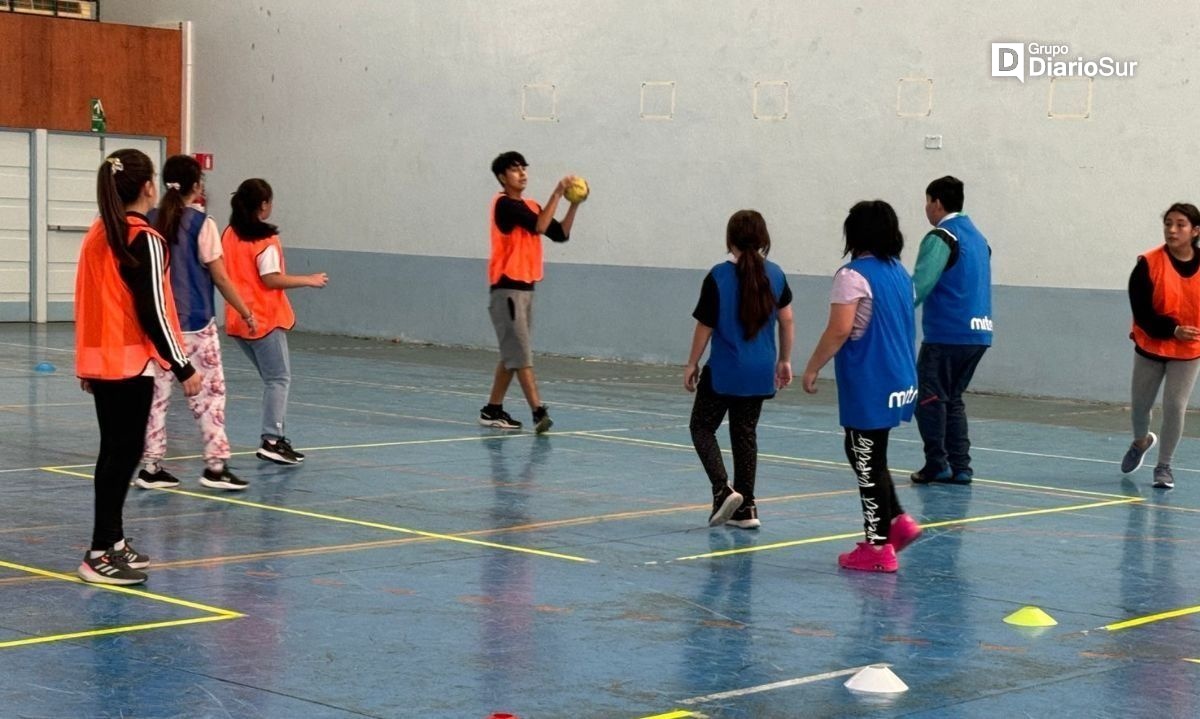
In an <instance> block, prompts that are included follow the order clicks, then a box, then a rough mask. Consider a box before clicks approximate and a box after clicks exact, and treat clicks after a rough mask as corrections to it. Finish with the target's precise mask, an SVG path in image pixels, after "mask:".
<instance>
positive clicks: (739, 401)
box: [689, 367, 763, 506]
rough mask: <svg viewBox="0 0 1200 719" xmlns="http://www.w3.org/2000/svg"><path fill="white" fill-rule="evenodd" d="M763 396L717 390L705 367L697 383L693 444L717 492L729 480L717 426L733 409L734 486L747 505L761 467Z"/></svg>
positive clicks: (730, 414)
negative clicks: (760, 446)
mask: <svg viewBox="0 0 1200 719" xmlns="http://www.w3.org/2000/svg"><path fill="white" fill-rule="evenodd" d="M762 403H763V398H762V397H734V396H731V395H723V394H717V393H716V392H714V391H713V388H712V377H711V376H710V375H709V371H708V368H707V367H705V368H704V372H703V374H701V376H700V383H699V385H698V386H697V387H696V402H695V404H693V405H692V420H691V423H690V425H689V427H690V429H691V430H692V444H693V445H695V447H696V454H698V455H700V463H701V464H702V465H704V471H705V472H706V473H708V481H710V482H712V486H713V493H714V494H715V493H716V492H717V491H719V490H720V489H721V487H724V486H725V485H726V484H727V483H728V482H729V475H728V474H726V473H725V461H724V460H723V459H722V458H721V447H720V445H718V444H717V428H718V427H720V426H721V421H722V420H724V419H725V413H726V412H728V413H729V441H730V443H731V444H732V445H733V447H732V449H733V489H734V491H736V492H737V493H738V494H740V495H742V504H743V506H745V505H748V504H750V503H751V502H753V501H754V475H755V472H756V471H757V469H758V417H759V415H760V414H762Z"/></svg>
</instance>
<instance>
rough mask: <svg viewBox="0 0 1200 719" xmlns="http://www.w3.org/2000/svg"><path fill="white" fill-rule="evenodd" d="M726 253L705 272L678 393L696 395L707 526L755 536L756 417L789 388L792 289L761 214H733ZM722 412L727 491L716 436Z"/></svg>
mask: <svg viewBox="0 0 1200 719" xmlns="http://www.w3.org/2000/svg"><path fill="white" fill-rule="evenodd" d="M725 249H726V250H728V251H729V253H730V255H731V258H730V259H729V260H728V261H726V262H722V263H721V264H719V265H717V266H715V267H713V268H712V270H710V271H709V273H708V275H707V276H706V277H705V278H704V283H703V284H702V285H701V287H700V300H699V302H697V304H696V309H695V310H694V311H693V312H692V317H694V318H695V319H696V329H695V332H694V333H693V336H692V349H691V353H690V354H689V356H688V361H687V366H686V367H684V371H683V386H684V388H685V389H687V391H689V392H695V393H696V401H695V404H694V405H693V406H692V418H691V422H690V428H691V433H692V444H693V445H695V447H696V454H698V455H699V456H700V463H701V464H702V465H704V471H705V472H706V473H707V474H708V480H709V482H710V484H711V485H712V499H713V505H712V513H711V514H710V515H709V517H708V525H709V526H710V527H716V526H720V525H722V524H728V525H730V526H733V527H739V528H742V529H755V528H757V527H759V526H761V524H762V523H761V522H760V521H759V518H758V506H757V505H756V504H755V501H754V479H755V473H756V470H757V465H758V433H757V427H758V417H759V415H760V414H761V412H762V403H763V400H765V399H770V398H771V397H774V396H775V391H776V390H777V389H782V388H784V387H786V386H788V384H790V383H791V381H792V365H791V352H792V336H793V324H792V307H791V302H792V290H791V288H789V287H788V283H787V277H786V276H785V275H784V273H783V270H782V269H781V268H780V267H779V265H777V264H775V263H774V262H771V261H770V260H768V259H767V253H769V252H770V251H771V236H770V234H769V233H768V232H767V223H766V221H765V220H764V219H763V217H762V215H760V214H759V213H758V212H756V211H754V210H739V211H738V212H735V213H733V216H732V217H730V218H729V223H728V224H727V225H726V228H725ZM777 332H778V344H777V343H776V333H777ZM710 339H711V340H712V350H711V351H710V352H709V357H708V363H707V364H705V366H704V369H703V371H701V370H700V368H699V364H700V357H701V355H703V354H704V349H705V347H706V346H708V343H709V340H710ZM727 413H728V414H729V441H730V443H731V444H732V445H733V447H732V449H733V486H732V487H730V486H729V476H728V474H727V473H726V470H725V462H724V460H723V459H722V458H721V448H720V446H719V445H718V444H717V435H716V432H717V428H718V427H720V426H721V422H722V421H723V420H724V419H725V415H726V414H727Z"/></svg>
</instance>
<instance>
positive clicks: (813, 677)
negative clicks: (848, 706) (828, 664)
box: [679, 664, 891, 705]
mask: <svg viewBox="0 0 1200 719" xmlns="http://www.w3.org/2000/svg"><path fill="white" fill-rule="evenodd" d="M867 666H883V667H890V666H891V664H878V665H875V664H871V665H863V666H861V667H851V668H850V669H839V670H837V671H835V672H822V673H821V674H810V675H809V676H806V677H797V678H796V679H785V680H784V681H781V682H772V683H771V684H760V685H758V686H756V687H746V688H745V689H734V690H733V691H728V692H719V693H717V694H706V695H705V696H702V697H692V698H691V699H684V700H683V701H681V702H679V703H680V704H686V705H692V704H703V703H705V702H714V701H718V700H720V699H733V698H734V697H744V696H747V695H749V694H759V693H761V692H769V691H772V690H774V689H786V688H787V687H796V686H800V685H801V684H812V683H813V682H821V681H825V680H826V679H834V678H837V677H844V676H848V675H850V674H857V673H858V672H860V671H862V670H863V669H865V668H866V667H867Z"/></svg>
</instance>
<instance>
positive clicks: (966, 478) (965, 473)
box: [946, 469, 975, 484]
mask: <svg viewBox="0 0 1200 719" xmlns="http://www.w3.org/2000/svg"><path fill="white" fill-rule="evenodd" d="M974 477H975V475H974V474H973V473H972V472H971V470H969V469H959V470H955V472H954V476H953V477H951V478H950V479H948V480H946V483H947V484H970V483H971V480H972V479H974Z"/></svg>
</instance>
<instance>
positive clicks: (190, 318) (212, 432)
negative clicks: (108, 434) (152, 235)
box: [133, 155, 255, 490]
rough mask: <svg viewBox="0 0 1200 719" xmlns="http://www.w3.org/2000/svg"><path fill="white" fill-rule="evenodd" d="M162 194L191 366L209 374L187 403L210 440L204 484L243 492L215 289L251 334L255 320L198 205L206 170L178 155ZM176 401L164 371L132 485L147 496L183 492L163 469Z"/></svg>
mask: <svg viewBox="0 0 1200 719" xmlns="http://www.w3.org/2000/svg"><path fill="white" fill-rule="evenodd" d="M162 179H163V186H164V187H165V188H166V190H165V191H164V192H163V196H162V200H161V201H160V202H159V205H158V209H157V210H156V211H153V212H151V213H150V221H151V222H153V223H154V225H155V227H156V228H157V229H158V231H159V232H160V233H161V234H162V236H163V237H165V238H166V239H167V242H168V243H169V244H170V246H171V289H172V291H173V294H174V295H175V310H176V311H177V312H178V315H179V323H180V328H181V329H182V330H183V347H184V351H185V352H187V356H188V358H189V359H190V360H191V362H192V363H193V364H194V365H196V366H197V367H199V368H200V369H201V370H202V371H203V377H204V380H203V383H202V385H201V389H200V393H199V394H197V395H195V396H193V397H188V408H189V409H191V411H192V416H193V417H194V418H195V419H196V424H197V425H198V426H199V427H200V433H201V435H202V436H203V438H204V465H205V467H204V473H203V474H202V475H201V476H200V484H202V485H204V486H205V487H212V488H214V489H228V490H241V489H245V488H246V487H247V486H248V483H247V482H246V481H245V480H243V479H240V478H239V477H238V476H237V475H235V474H234V473H233V472H231V471H230V470H229V466H228V460H229V455H230V452H229V438H228V437H227V436H226V434H225V370H224V367H223V365H222V362H221V342H220V335H219V334H218V332H217V321H216V305H215V304H214V302H213V288H214V287H215V288H217V289H219V290H220V291H221V295H222V296H223V297H224V298H225V302H226V304H228V305H229V306H230V307H231V308H232V309H233V311H235V312H237V313H238V315H240V316H241V317H242V318H243V319H244V320H245V321H246V323H247V324H248V325H249V326H250V327H253V326H254V325H255V320H254V316H253V315H252V314H251V312H250V309H249V308H248V307H247V306H246V303H245V302H243V301H242V298H241V296H240V295H239V294H238V292H237V290H236V289H235V288H234V286H233V283H232V282H231V281H230V279H229V275H228V273H226V272H225V261H224V260H223V259H222V251H221V236H220V234H219V233H218V232H217V223H216V222H214V221H213V219H212V218H211V217H209V216H208V215H207V214H205V212H204V208H203V207H202V206H201V205H200V204H199V203H198V200H199V198H200V197H201V196H202V195H203V193H204V175H203V173H201V171H200V163H199V162H197V161H196V159H195V158H193V157H189V156H187V155H175V156H174V157H171V158H170V159H168V160H167V161H166V163H165V164H164V165H163V173H162ZM170 400H171V375H170V373H169V372H167V371H165V370H162V369H159V370H157V371H156V372H155V377H154V399H153V401H152V403H151V405H150V420H149V422H148V423H147V425H146V448H145V450H144V451H143V453H142V465H143V468H142V470H141V471H140V472H138V476H137V477H136V478H135V479H134V480H133V483H134V484H135V485H137V486H138V487H141V488H142V489H161V488H170V487H178V486H179V480H178V479H176V478H175V476H174V475H172V474H171V473H170V472H169V471H167V470H166V469H164V468H163V467H162V464H161V463H162V459H163V457H164V456H165V455H166V453H167V405H168V404H169V403H170Z"/></svg>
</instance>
